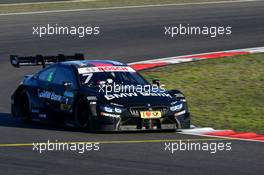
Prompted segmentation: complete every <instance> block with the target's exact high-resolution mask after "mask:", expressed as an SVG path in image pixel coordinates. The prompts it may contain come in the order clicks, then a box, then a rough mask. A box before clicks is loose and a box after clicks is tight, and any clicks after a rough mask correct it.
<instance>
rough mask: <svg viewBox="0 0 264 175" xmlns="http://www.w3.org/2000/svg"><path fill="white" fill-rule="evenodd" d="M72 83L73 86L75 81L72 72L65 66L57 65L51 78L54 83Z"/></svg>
mask: <svg viewBox="0 0 264 175" xmlns="http://www.w3.org/2000/svg"><path fill="white" fill-rule="evenodd" d="M65 82H67V83H72V84H73V86H75V85H76V81H75V79H74V75H73V72H72V71H71V70H70V69H68V68H65V67H58V68H57V70H56V74H55V77H54V80H53V83H54V84H57V85H62V84H63V83H65Z"/></svg>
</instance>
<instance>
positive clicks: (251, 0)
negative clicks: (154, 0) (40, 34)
mask: <svg viewBox="0 0 264 175" xmlns="http://www.w3.org/2000/svg"><path fill="white" fill-rule="evenodd" d="M259 1H262V0H231V1H214V2H195V3H174V4H159V5H139V6H123V7H106V8H84V9H69V10H48V11H37V12H19V13H3V14H0V16H10V15H31V14H46V13H63V12H81V11H94V10H115V9H132V8H149V7H169V6H186V5H210V4H227V3H242V2H259Z"/></svg>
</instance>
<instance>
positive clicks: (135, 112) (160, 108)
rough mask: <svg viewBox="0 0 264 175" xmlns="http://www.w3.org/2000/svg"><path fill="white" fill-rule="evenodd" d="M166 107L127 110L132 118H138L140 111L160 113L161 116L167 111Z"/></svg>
mask: <svg viewBox="0 0 264 175" xmlns="http://www.w3.org/2000/svg"><path fill="white" fill-rule="evenodd" d="M167 109H168V108H167V107H166V106H157V107H131V108H129V112H130V113H131V114H132V115H133V116H139V115H140V112H141V111H160V112H161V115H162V116H163V115H164V114H165V113H166V111H167Z"/></svg>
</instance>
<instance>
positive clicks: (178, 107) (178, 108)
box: [170, 103, 183, 111]
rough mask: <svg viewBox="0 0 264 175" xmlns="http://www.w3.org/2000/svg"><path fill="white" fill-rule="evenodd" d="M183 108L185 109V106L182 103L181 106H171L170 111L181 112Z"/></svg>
mask: <svg viewBox="0 0 264 175" xmlns="http://www.w3.org/2000/svg"><path fill="white" fill-rule="evenodd" d="M182 108H183V104H182V103H180V104H175V105H174V106H171V107H170V110H171V111H179V110H181V109H182Z"/></svg>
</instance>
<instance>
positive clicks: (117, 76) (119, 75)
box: [79, 72, 149, 87]
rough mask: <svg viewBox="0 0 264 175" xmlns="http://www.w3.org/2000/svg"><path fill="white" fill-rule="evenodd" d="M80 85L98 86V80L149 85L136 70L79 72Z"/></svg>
mask: <svg viewBox="0 0 264 175" xmlns="http://www.w3.org/2000/svg"><path fill="white" fill-rule="evenodd" d="M79 77H80V82H81V84H82V85H86V86H90V87H98V86H99V84H100V82H103V81H104V82H109V80H110V81H111V83H115V84H122V85H149V83H148V82H147V81H146V80H145V79H144V78H143V77H142V76H141V75H139V74H138V73H137V72H92V73H84V74H79Z"/></svg>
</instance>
